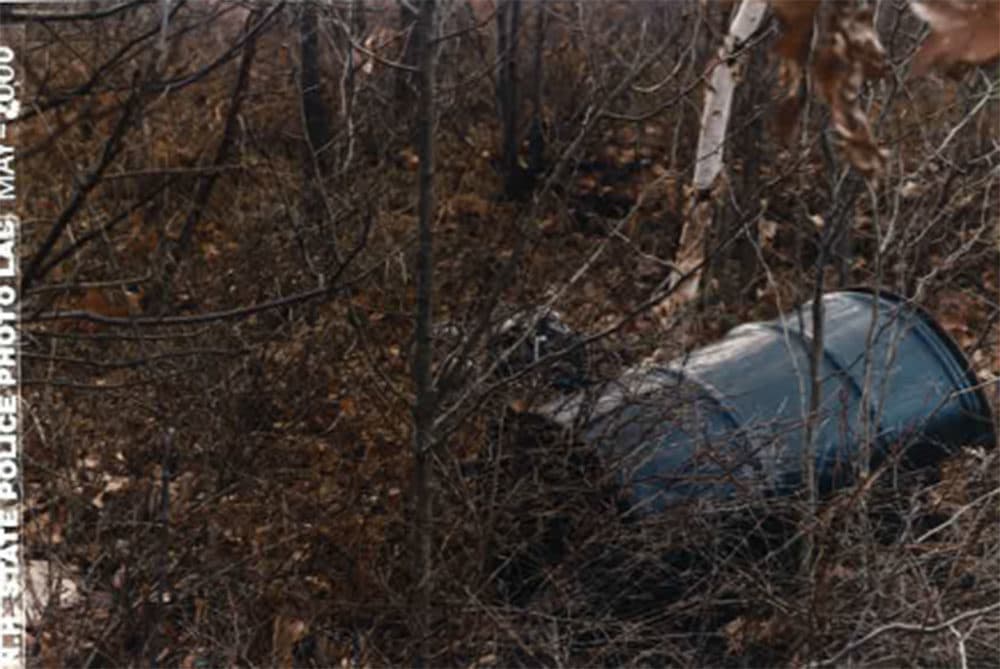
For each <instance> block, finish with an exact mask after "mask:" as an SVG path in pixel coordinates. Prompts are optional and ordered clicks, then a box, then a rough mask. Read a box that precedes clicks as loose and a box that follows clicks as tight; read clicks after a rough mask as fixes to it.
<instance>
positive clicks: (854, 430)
mask: <svg viewBox="0 0 1000 669" xmlns="http://www.w3.org/2000/svg"><path fill="white" fill-rule="evenodd" d="M823 301H824V305H823V306H824V328H823V330H824V332H823V356H822V362H821V370H820V379H821V386H822V396H821V402H820V408H819V412H818V415H817V418H816V421H815V427H814V429H815V434H816V437H815V439H814V444H815V472H816V476H817V478H818V484H819V488H820V490H821V491H829V490H832V489H834V488H837V487H841V486H844V485H846V484H848V483H850V482H851V481H852V480H853V475H854V473H855V472H856V471H857V466H858V465H859V459H860V455H861V454H862V453H863V452H864V449H863V448H862V445H863V444H866V443H867V444H869V446H870V447H869V449H867V450H868V452H869V453H870V455H871V462H869V463H868V464H869V465H875V464H878V462H879V461H882V460H884V459H885V458H887V457H890V456H894V457H895V458H896V460H895V461H896V462H899V463H900V464H901V465H902V466H904V467H912V466H924V465H928V464H934V463H935V462H937V461H939V460H940V459H942V458H944V457H946V456H947V455H948V454H949V453H952V452H954V451H955V449H957V448H958V447H960V446H963V445H982V446H988V447H992V446H994V445H995V444H996V434H995V433H994V424H993V420H992V418H991V414H990V408H989V402H988V400H987V397H986V394H985V393H984V392H983V390H982V388H981V386H980V384H979V383H978V381H977V380H976V378H975V374H974V373H973V372H972V371H971V369H970V366H969V364H968V362H967V361H966V359H965V357H964V356H963V354H962V352H961V350H960V349H959V347H958V345H957V344H956V343H955V342H954V341H952V339H951V338H950V337H949V336H948V334H947V333H946V332H945V331H944V330H943V329H942V328H941V327H940V326H939V325H938V324H937V323H935V321H934V319H933V318H932V317H931V316H930V315H929V314H928V313H927V312H925V311H924V310H922V309H920V308H918V307H915V306H914V305H912V304H910V303H907V302H906V301H905V300H903V299H901V298H899V297H898V296H895V295H891V294H888V293H884V292H880V293H874V292H872V291H868V290H848V291H842V292H835V293H829V294H827V295H825V296H824V297H823ZM812 334H813V328H812V305H811V303H810V304H805V305H803V306H801V307H800V308H798V309H797V310H795V311H793V312H791V313H788V314H785V315H784V316H782V317H780V318H778V319H776V320H773V321H768V322H761V323H748V324H744V325H741V326H739V327H736V328H734V329H733V330H731V331H730V332H729V333H728V334H727V335H726V336H725V337H724V338H723V339H722V340H721V341H719V342H716V343H714V344H710V345H708V346H705V347H704V348H701V349H698V350H696V351H694V352H692V353H691V354H689V355H687V356H685V357H684V358H681V359H678V360H675V361H673V362H672V363H671V364H669V365H662V366H659V365H657V366H643V367H638V368H635V369H632V370H629V371H627V372H625V373H624V374H623V375H622V376H621V377H620V378H619V379H617V380H615V381H613V382H609V383H605V384H601V385H599V386H597V387H595V388H591V389H589V390H588V391H586V392H583V393H579V394H577V395H574V396H572V397H569V398H566V399H563V400H559V401H557V402H554V403H551V404H549V405H548V406H547V407H545V408H544V409H543V411H542V413H544V414H546V415H547V416H549V417H552V418H554V419H555V420H556V421H558V422H559V423H561V424H562V425H564V426H566V427H573V428H575V429H577V430H579V432H580V434H581V435H582V437H583V438H584V440H585V441H587V442H588V443H591V444H595V445H596V446H597V448H598V451H599V452H600V453H601V455H602V457H604V458H605V459H606V460H607V461H608V463H609V464H610V466H611V467H612V468H614V469H615V470H616V471H618V472H619V474H620V481H621V483H622V484H623V485H624V486H625V488H626V490H627V491H628V494H627V495H626V498H627V499H628V501H629V503H630V506H631V507H632V508H633V509H634V510H636V511H658V510H663V509H665V508H666V507H667V506H670V505H673V504H675V503H678V502H682V501H690V500H692V499H697V498H706V497H711V498H719V497H723V498H728V497H733V496H735V495H737V494H749V495H766V496H770V495H775V494H788V493H791V492H794V491H796V490H798V489H799V488H800V487H801V485H802V472H803V471H804V466H803V465H804V461H803V458H804V455H805V453H806V452H807V428H806V425H807V420H806V417H807V416H808V413H809V407H810V393H811V390H810V389H811V382H810V363H809V359H810V351H811V349H812ZM866 389H867V390H866Z"/></svg>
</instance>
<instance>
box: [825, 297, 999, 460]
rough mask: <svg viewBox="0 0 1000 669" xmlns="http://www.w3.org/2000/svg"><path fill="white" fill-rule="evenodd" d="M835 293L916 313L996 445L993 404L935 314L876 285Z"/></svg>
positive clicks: (966, 403) (940, 356)
mask: <svg viewBox="0 0 1000 669" xmlns="http://www.w3.org/2000/svg"><path fill="white" fill-rule="evenodd" d="M838 292H842V293H857V294H861V295H866V296H869V297H873V298H876V299H884V300H885V301H887V302H892V303H895V304H898V305H899V306H900V307H903V308H906V309H909V310H911V311H913V313H915V314H916V315H917V316H919V317H920V323H921V324H923V325H924V326H925V327H926V328H927V329H929V330H930V332H931V334H933V335H935V336H932V337H928V336H924V337H923V340H924V341H925V342H926V343H927V345H928V346H930V347H931V348H933V349H934V350H935V352H937V353H938V354H939V358H940V359H941V360H942V361H943V364H945V366H946V367H947V370H948V372H949V373H950V374H951V376H952V378H953V380H954V381H955V382H956V383H955V385H956V387H959V388H961V389H962V390H963V391H967V392H965V393H963V396H962V398H961V401H962V403H963V404H965V405H968V402H969V400H967V399H966V398H968V397H974V398H975V399H976V400H978V406H975V407H969V408H970V409H971V410H972V411H974V412H976V413H978V414H979V415H980V416H981V417H982V420H983V422H984V423H985V425H986V426H987V430H988V435H989V437H990V444H989V445H990V446H991V447H993V446H996V444H997V434H996V430H995V425H996V422H995V419H994V417H993V407H992V405H991V403H990V399H989V396H988V395H987V394H986V392H985V391H984V390H983V387H982V383H981V382H980V381H979V378H978V377H977V376H976V373H975V371H974V370H973V368H972V363H971V362H970V361H969V359H968V357H966V355H965V352H964V351H963V350H962V347H961V346H959V344H958V342H957V341H955V339H954V337H952V336H951V334H949V333H948V331H947V330H945V329H944V327H942V326H941V324H940V323H938V321H937V319H936V318H934V315H933V314H931V312H930V311H928V310H927V309H925V308H924V307H922V306H920V305H919V304H917V303H916V302H914V301H913V300H911V299H909V298H907V297H906V296H904V295H900V294H899V293H896V292H893V291H891V290H884V289H882V288H878V287H872V286H865V285H859V286H851V287H849V288H845V289H844V290H842V291H838ZM922 334H923V333H922Z"/></svg>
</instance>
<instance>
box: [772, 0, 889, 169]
mask: <svg viewBox="0 0 1000 669" xmlns="http://www.w3.org/2000/svg"><path fill="white" fill-rule="evenodd" d="M818 8H819V2H818V1H816V0H807V1H805V2H803V1H801V0H800V1H795V0H776V1H775V2H774V4H773V9H774V13H775V16H776V17H777V19H778V21H779V23H781V26H782V35H781V37H780V38H779V39H778V40H777V41H776V42H775V45H774V52H775V54H777V55H778V56H779V57H780V58H781V73H780V74H781V84H782V87H783V88H784V90H785V92H784V97H783V99H782V101H781V102H780V103H779V106H778V112H777V125H778V134H779V135H780V136H782V137H783V138H784V139H785V140H786V141H787V140H788V139H789V138H790V137H791V136H792V135H793V134H794V130H795V128H796V126H797V123H798V119H799V117H800V115H801V113H802V106H803V103H804V93H805V91H804V90H803V86H802V80H803V75H804V72H805V69H806V64H807V63H809V46H810V43H811V42H812V37H813V26H814V23H815V15H816V10H817V9H818ZM823 24H824V26H823V30H822V31H821V32H820V35H819V39H818V40H817V46H816V51H815V53H814V54H813V58H812V61H811V67H810V74H811V76H812V80H813V83H814V86H815V88H816V91H817V92H818V94H819V96H820V97H821V98H822V100H823V101H824V102H826V103H827V105H828V106H829V108H830V114H831V117H832V119H831V120H832V121H833V127H834V129H835V130H836V133H837V140H838V143H839V145H840V147H841V149H842V150H843V151H844V153H845V154H846V157H847V159H848V160H849V161H850V162H851V164H852V165H854V167H855V168H856V169H857V170H858V171H859V172H861V173H862V174H864V175H865V176H866V177H868V178H873V177H876V176H878V175H879V174H880V173H881V171H882V169H883V167H884V165H885V159H886V155H887V153H886V151H885V149H883V148H881V147H879V146H878V144H877V142H876V141H875V138H874V136H873V134H872V131H871V127H870V125H869V123H868V117H867V114H866V113H865V111H864V109H862V107H861V97H860V93H861V87H862V85H863V84H864V82H865V80H866V79H874V78H878V77H880V76H881V75H882V74H883V72H884V69H885V64H884V63H885V51H884V50H883V48H882V45H881V44H880V43H879V40H878V36H877V35H876V34H875V30H874V28H873V26H872V14H871V11H870V10H865V9H860V10H858V9H852V8H851V7H848V6H845V5H843V4H834V5H832V6H831V7H830V8H829V9H828V11H827V12H826V17H825V20H824V21H823Z"/></svg>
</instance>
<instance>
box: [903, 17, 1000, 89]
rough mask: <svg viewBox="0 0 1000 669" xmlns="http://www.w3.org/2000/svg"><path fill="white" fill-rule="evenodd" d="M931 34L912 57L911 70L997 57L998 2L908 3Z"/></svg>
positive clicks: (949, 66) (999, 46) (999, 53)
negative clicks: (928, 27) (926, 25)
mask: <svg viewBox="0 0 1000 669" xmlns="http://www.w3.org/2000/svg"><path fill="white" fill-rule="evenodd" d="M910 6H911V7H912V8H913V12H914V13H915V14H916V15H917V16H918V17H920V18H921V19H923V20H924V21H926V22H927V23H928V24H930V28H931V34H930V35H929V36H928V37H927V39H926V40H925V41H924V43H923V44H921V45H920V48H919V49H917V53H916V56H915V57H914V59H913V73H914V74H916V75H917V76H920V75H923V74H926V73H927V72H928V71H929V70H930V69H931V68H933V67H943V68H945V69H946V70H951V69H953V68H955V66H957V65H963V64H969V65H979V64H982V63H988V62H990V61H992V60H996V59H997V58H998V57H1000V3H998V2H997V1H996V0H972V1H971V2H968V1H962V0H922V1H921V2H913V3H912V4H911V5H910Z"/></svg>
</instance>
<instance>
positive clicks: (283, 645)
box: [271, 614, 309, 669]
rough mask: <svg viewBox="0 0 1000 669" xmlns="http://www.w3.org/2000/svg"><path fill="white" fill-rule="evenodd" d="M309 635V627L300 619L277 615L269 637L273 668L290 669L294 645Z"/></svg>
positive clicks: (292, 662) (292, 661)
mask: <svg viewBox="0 0 1000 669" xmlns="http://www.w3.org/2000/svg"><path fill="white" fill-rule="evenodd" d="M308 633H309V625H308V624H307V623H306V621H304V620H302V619H301V618H292V617H286V616H283V615H280V614H279V615H277V616H275V617H274V626H273V628H272V636H271V652H272V653H273V658H274V663H275V666H278V667H282V669H286V668H287V669H291V667H292V666H293V664H294V656H293V655H294V651H295V644H297V643H298V642H299V641H301V640H302V639H303V638H304V637H305V636H306V634H308Z"/></svg>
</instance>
